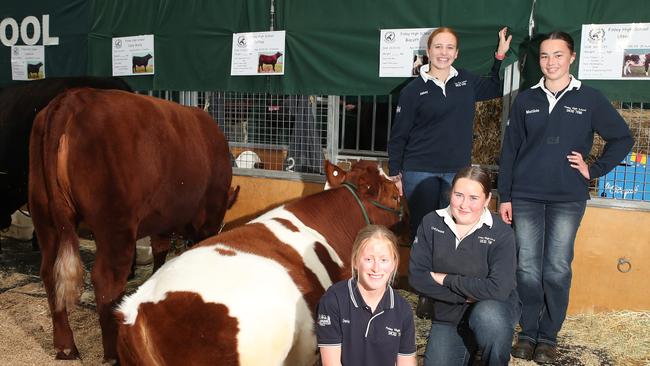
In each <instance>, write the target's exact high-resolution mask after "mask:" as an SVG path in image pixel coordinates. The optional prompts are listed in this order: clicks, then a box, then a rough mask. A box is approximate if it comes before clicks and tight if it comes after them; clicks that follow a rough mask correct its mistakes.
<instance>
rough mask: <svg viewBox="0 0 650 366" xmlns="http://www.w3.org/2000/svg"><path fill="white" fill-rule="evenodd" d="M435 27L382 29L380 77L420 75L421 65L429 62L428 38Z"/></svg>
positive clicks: (380, 39)
mask: <svg viewBox="0 0 650 366" xmlns="http://www.w3.org/2000/svg"><path fill="white" fill-rule="evenodd" d="M435 29H436V28H405V29H382V30H381V31H380V34H379V77H382V78H384V77H409V76H417V75H420V67H421V66H422V65H426V64H428V63H429V58H428V56H427V39H428V38H429V35H430V34H431V32H433V31H434V30H435Z"/></svg>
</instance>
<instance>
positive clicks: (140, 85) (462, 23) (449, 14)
mask: <svg viewBox="0 0 650 366" xmlns="http://www.w3.org/2000/svg"><path fill="white" fill-rule="evenodd" d="M532 6H533V1H532V0H493V1H487V0H438V1H432V0H411V1H397V0H355V1H341V0H329V1H314V0H275V7H274V10H275V18H274V24H273V25H274V29H275V30H285V31H286V52H285V74H284V75H282V76H279V75H275V76H234V77H233V76H230V57H231V44H232V34H233V33H237V32H258V31H267V30H269V29H270V27H271V16H270V13H271V2H270V0H269V1H266V0H188V1H178V0H139V1H135V0H32V1H24V0H21V1H17V0H9V1H8V0H4V1H3V2H2V3H1V4H0V19H6V18H7V17H11V18H13V19H15V20H16V21H17V22H18V24H20V22H21V20H22V19H24V17H26V16H29V15H31V16H35V17H37V18H38V19H41V17H42V15H43V14H49V16H50V32H49V33H50V35H52V36H57V37H59V45H56V46H53V45H51V46H46V47H45V60H46V61H45V64H46V69H45V72H46V77H52V76H68V75H83V74H91V75H105V76H108V75H110V74H111V70H112V67H111V39H112V37H123V36H134V35H141V34H153V35H154V44H155V75H149V76H133V77H128V78H127V80H128V82H129V83H131V84H132V86H134V87H135V88H136V89H141V90H150V89H154V90H223V91H237V92H251V93H260V92H262V93H277V94H338V95H357V94H362V95H366V94H389V93H394V92H396V91H397V90H399V88H401V86H403V85H404V84H405V83H407V82H408V81H409V79H408V78H379V76H378V75H379V34H380V30H381V29H388V28H428V27H438V26H442V25H445V26H451V27H453V28H455V29H456V31H457V32H458V34H459V37H460V45H459V46H460V55H459V59H458V60H457V61H456V63H455V65H456V66H458V67H464V68H468V69H470V70H472V71H474V72H478V73H483V72H486V71H488V70H489V67H490V65H491V63H492V59H493V53H494V50H495V47H496V44H497V41H498V38H497V31H498V30H499V28H500V27H502V26H508V27H509V28H510V29H511V31H512V33H513V34H514V39H513V43H512V47H511V52H510V53H509V57H508V59H507V60H506V63H511V62H513V61H515V60H516V58H517V57H520V58H523V57H524V56H526V58H527V62H526V63H525V64H524V68H523V70H522V79H523V81H524V86H529V85H531V84H533V83H534V82H536V81H537V80H538V79H539V76H540V72H539V67H538V65H537V59H536V58H537V47H538V41H537V40H535V39H533V40H529V39H528V22H529V18H530V14H531V9H532ZM534 19H535V24H536V32H537V33H544V32H548V31H551V30H565V31H567V32H569V33H570V34H571V35H572V36H573V37H574V38H575V39H576V43H577V44H576V49H577V50H579V49H580V48H579V47H580V34H581V26H582V24H590V23H633V22H636V23H642V22H650V6H648V4H647V0H627V1H617V2H612V1H608V0H575V1H565V0H537V1H536V4H535V11H534ZM4 29H5V31H6V32H5V33H6V35H7V36H10V34H9V33H10V31H9V30H8V29H7V28H6V27H5V28H4ZM28 31H29V30H28ZM17 44H18V45H21V44H24V43H22V40H19V42H18V43H17ZM39 44H42V40H41V42H39ZM574 65H575V67H574V68H575V70H573V72H574V75H576V76H577V65H578V62H575V64H574ZM10 82H11V63H10V48H9V47H7V46H2V47H1V48H0V84H3V85H6V84H8V83H10ZM587 83H588V84H591V85H594V86H596V87H598V88H599V89H601V90H602V91H603V92H605V93H606V94H607V95H608V96H609V97H610V98H613V99H619V100H634V101H648V100H650V88H647V87H646V84H647V81H611V80H608V81H591V80H590V81H587Z"/></svg>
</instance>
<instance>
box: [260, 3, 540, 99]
mask: <svg viewBox="0 0 650 366" xmlns="http://www.w3.org/2000/svg"><path fill="white" fill-rule="evenodd" d="M276 4H278V5H277V7H278V9H277V24H278V29H284V30H286V32H287V39H286V47H287V56H286V71H285V75H284V77H281V78H280V77H276V78H274V79H272V83H271V85H272V89H271V91H272V92H286V93H313V94H346V95H355V94H389V93H391V92H395V91H397V90H399V89H401V87H402V86H403V85H404V84H406V83H408V82H409V81H410V78H380V77H379V44H380V40H379V34H380V30H381V29H388V28H433V27H440V26H450V27H452V28H454V29H455V30H456V31H457V33H458V36H459V38H460V45H459V46H460V54H459V58H458V60H457V61H456V64H455V65H456V66H458V67H464V68H468V69H470V70H472V71H475V72H478V73H485V72H487V71H489V69H490V67H491V65H492V61H493V59H494V51H495V50H496V46H497V43H498V36H497V32H498V31H499V29H500V28H501V27H503V26H508V27H510V28H511V31H512V32H513V33H514V40H513V45H516V44H519V43H521V41H523V39H524V37H525V36H526V35H527V31H526V30H527V27H528V18H529V15H530V9H531V6H532V5H531V2H529V1H522V0H509V1H508V0H501V1H486V0H481V1H476V0H454V1H430V0H429V1H395V0H356V1H313V0H308V1H305V0H283V1H276ZM515 51H516V50H515ZM515 58H516V56H515V55H514V52H511V53H510V55H509V59H508V60H507V61H506V62H512V61H514V60H515Z"/></svg>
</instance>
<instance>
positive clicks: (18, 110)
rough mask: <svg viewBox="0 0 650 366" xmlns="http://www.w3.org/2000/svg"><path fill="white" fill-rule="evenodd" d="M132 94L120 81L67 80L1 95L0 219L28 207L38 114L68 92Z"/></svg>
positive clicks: (48, 81)
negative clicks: (32, 139)
mask: <svg viewBox="0 0 650 366" xmlns="http://www.w3.org/2000/svg"><path fill="white" fill-rule="evenodd" d="M83 86H90V87H93V88H100V89H120V90H126V91H131V88H130V87H129V85H128V84H127V83H126V82H124V81H123V80H122V79H119V78H104V77H67V78H48V79H42V80H35V81H30V82H23V83H20V84H16V85H12V86H9V87H6V88H4V89H2V90H1V91H0V172H2V174H0V216H1V217H7V216H8V215H10V214H11V213H12V212H13V211H15V210H16V209H18V208H20V206H22V205H23V204H25V203H27V178H28V171H29V169H28V157H29V153H28V151H29V137H30V134H31V130H32V124H33V121H34V118H35V116H36V114H37V113H38V112H39V111H40V110H42V109H43V108H45V106H47V104H48V103H49V102H50V101H51V100H52V99H53V98H54V97H56V96H57V95H58V94H60V93H61V92H63V91H64V90H66V89H70V88H77V87H83Z"/></svg>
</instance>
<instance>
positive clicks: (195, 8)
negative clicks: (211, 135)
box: [88, 0, 269, 92]
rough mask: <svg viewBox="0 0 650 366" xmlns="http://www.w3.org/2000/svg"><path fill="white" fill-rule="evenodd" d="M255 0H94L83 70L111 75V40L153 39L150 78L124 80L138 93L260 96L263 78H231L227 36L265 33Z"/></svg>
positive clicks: (262, 6)
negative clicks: (206, 92) (225, 92)
mask: <svg viewBox="0 0 650 366" xmlns="http://www.w3.org/2000/svg"><path fill="white" fill-rule="evenodd" d="M268 6H269V5H268V3H267V2H261V1H255V0H219V1H215V0H189V1H174V0H158V1H151V0H140V1H138V0H95V1H94V7H93V20H94V21H93V24H92V27H91V31H90V34H89V64H88V71H89V73H90V74H92V75H110V74H111V72H112V71H111V38H112V37H125V36H133V35H140V34H153V35H154V50H155V54H154V57H155V65H156V66H155V74H154V75H149V76H131V77H127V80H128V82H129V83H130V84H131V85H132V86H133V87H134V88H135V89H140V90H150V89H154V90H229V91H242V92H244V91H246V92H265V91H266V90H267V88H268V85H267V84H268V80H267V79H266V78H264V77H259V78H255V77H248V76H245V77H241V76H240V77H231V76H230V53H231V44H232V33H237V32H257V31H264V30H268V27H269V10H268Z"/></svg>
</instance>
